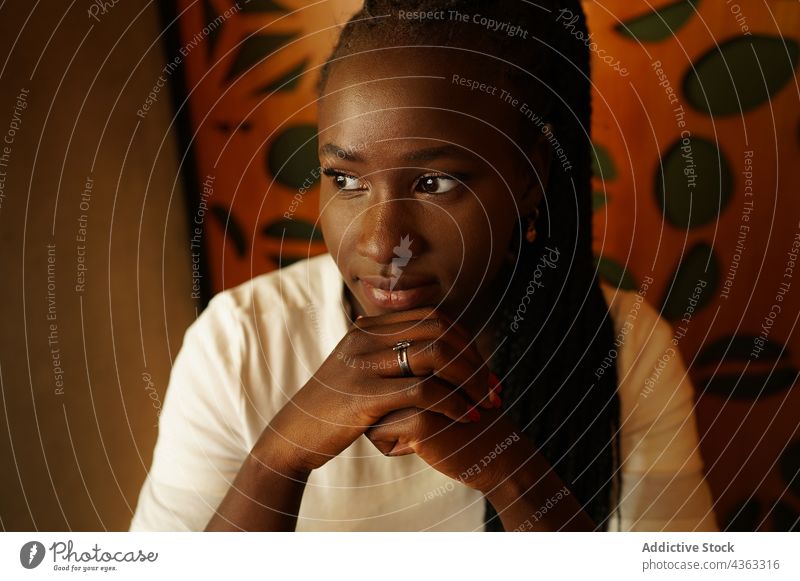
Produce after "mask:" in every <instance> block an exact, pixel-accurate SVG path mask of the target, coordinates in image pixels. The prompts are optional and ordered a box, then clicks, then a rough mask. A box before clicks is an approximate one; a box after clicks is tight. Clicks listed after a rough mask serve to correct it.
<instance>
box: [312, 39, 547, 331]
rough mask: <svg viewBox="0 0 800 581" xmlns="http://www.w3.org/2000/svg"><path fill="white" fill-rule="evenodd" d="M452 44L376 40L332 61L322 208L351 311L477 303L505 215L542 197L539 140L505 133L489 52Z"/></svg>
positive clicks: (462, 309) (462, 308)
mask: <svg viewBox="0 0 800 581" xmlns="http://www.w3.org/2000/svg"><path fill="white" fill-rule="evenodd" d="M453 52H454V51H446V50H438V51H433V50H431V49H427V50H425V49H413V48H411V49H409V48H407V49H397V50H392V51H387V50H383V51H375V52H371V53H366V54H361V55H358V56H356V57H350V58H347V59H344V60H342V61H340V62H338V63H337V64H335V65H333V67H332V69H331V71H330V76H329V79H328V82H327V85H326V88H325V93H324V95H323V98H322V100H321V102H320V111H319V128H320V139H319V145H320V148H319V157H320V165H321V166H322V169H323V172H324V175H323V176H322V187H321V197H320V221H321V229H322V232H323V235H324V237H325V241H326V244H327V247H328V250H329V251H330V253H331V255H332V256H333V258H334V260H335V261H336V263H337V264H338V267H339V270H340V271H341V273H342V276H343V278H344V280H345V283H346V285H347V287H348V289H349V290H350V292H351V294H352V296H353V297H355V298H356V299H357V302H358V305H355V307H356V310H357V311H358V312H359V314H366V315H379V314H385V313H388V312H391V311H397V310H407V309H411V308H415V307H420V306H437V307H439V308H441V309H442V310H443V311H444V312H446V313H447V314H449V315H450V316H452V317H454V318H462V317H463V318H464V320H466V321H471V320H475V315H476V314H477V313H481V312H483V313H484V316H488V314H489V313H490V312H491V309H490V308H488V307H489V305H490V304H491V305H494V304H497V302H498V300H499V299H500V296H499V295H498V296H492V295H493V294H495V293H502V292H503V288H504V286H505V282H506V281H500V280H498V273H499V272H500V269H501V267H502V266H503V262H504V261H505V260H506V259H507V257H508V253H509V244H510V241H511V239H512V231H513V229H514V228H515V224H516V221H517V219H518V217H519V216H520V215H522V216H527V215H529V214H530V213H531V212H532V210H533V208H534V207H535V205H536V204H537V203H538V201H539V200H540V199H541V182H540V180H539V177H538V176H537V174H536V173H535V172H534V170H533V168H532V165H531V162H533V163H534V164H537V165H539V164H540V162H541V159H540V158H539V157H538V154H539V152H538V150H537V151H534V152H528V153H526V152H523V151H521V150H520V149H519V148H518V147H517V146H516V145H515V144H514V143H515V142H514V141H513V140H514V139H515V138H516V137H517V136H518V135H519V131H520V127H519V123H520V119H521V117H520V115H519V111H518V109H517V108H518V107H519V106H520V103H522V99H521V96H519V95H514V92H515V89H514V88H513V87H512V86H510V85H509V84H507V83H505V84H504V83H503V80H502V79H501V78H500V77H499V75H497V74H496V73H495V72H494V71H496V68H497V67H494V70H493V69H492V68H491V67H489V66H486V65H487V63H489V59H485V58H484V59H480V60H479V62H480V63H481V64H482V65H483V66H480V65H478V64H476V60H478V59H476V58H475V57H474V56H470V57H468V58H463V57H458V58H455V59H454V55H453ZM472 81H477V83H486V85H485V86H484V87H480V86H478V87H477V88H475V89H474V90H473V89H471V88H470V86H468V85H467V83H469V82H472ZM504 90H505V91H507V93H503V91H504ZM507 94H508V95H510V99H519V102H518V103H517V105H516V107H517V108H515V107H514V105H513V104H512V103H510V102H508V100H507V99H506V98H505V96H506V95H507ZM523 130H524V129H523ZM529 130H530V131H535V130H536V129H535V126H534V125H533V124H531V127H530V128H529ZM540 167H541V165H539V167H537V170H538V169H540ZM542 181H544V179H543V180H542ZM498 285H499V286H498ZM487 301H488V302H487Z"/></svg>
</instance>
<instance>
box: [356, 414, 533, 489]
mask: <svg viewBox="0 0 800 581" xmlns="http://www.w3.org/2000/svg"><path fill="white" fill-rule="evenodd" d="M366 436H367V438H369V439H370V441H371V442H372V443H373V444H375V447H376V448H378V450H380V451H381V452H382V453H384V454H386V455H392V456H401V455H405V454H410V453H416V454H417V455H418V456H419V457H420V458H422V459H423V460H424V461H425V462H427V463H428V464H429V465H430V466H432V467H433V468H435V469H436V470H438V471H439V472H441V473H443V474H445V475H447V476H449V477H450V478H453V479H455V480H459V481H461V482H462V483H463V484H465V485H466V486H469V487H470V488H473V489H475V490H479V491H481V492H482V493H484V494H486V495H488V494H489V493H490V492H491V491H493V490H494V489H496V488H497V487H498V486H500V485H502V484H503V483H504V482H505V480H506V479H507V478H509V477H510V476H512V474H514V472H515V471H516V470H517V469H518V468H519V467H520V466H522V465H523V464H525V462H526V460H527V459H529V458H531V457H533V456H534V455H535V454H536V453H537V449H536V447H535V445H534V444H533V442H532V441H531V440H530V439H529V438H528V437H527V436H525V435H524V434H523V433H522V431H521V430H519V429H518V428H517V427H516V426H515V425H514V423H513V422H512V421H511V420H510V419H509V418H508V416H507V415H506V414H504V413H503V412H502V411H499V410H485V411H482V412H481V419H480V421H478V422H472V423H468V424H461V423H453V422H451V421H449V420H448V419H447V418H445V417H444V416H442V415H441V414H434V413H430V412H428V411H426V410H421V409H411V408H409V409H404V410H398V411H395V412H392V413H390V414H387V415H386V416H385V417H383V418H382V419H381V420H380V422H379V424H377V425H375V426H374V427H372V428H370V429H369V430H368V431H367V432H366Z"/></svg>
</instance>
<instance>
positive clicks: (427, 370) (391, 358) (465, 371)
mask: <svg viewBox="0 0 800 581" xmlns="http://www.w3.org/2000/svg"><path fill="white" fill-rule="evenodd" d="M406 353H407V358H408V367H409V368H410V369H411V373H413V374H414V375H415V376H418V377H425V376H429V375H434V376H436V377H438V378H440V379H442V380H444V381H446V382H448V383H449V384H450V385H451V386H452V387H454V388H456V389H462V390H464V392H465V393H466V394H467V395H468V396H469V398H470V399H471V400H472V401H473V402H474V403H476V404H478V405H480V406H481V407H482V408H484V409H492V408H495V407H499V405H500V398H499V396H498V395H497V394H496V393H494V392H492V390H491V389H490V385H489V380H490V372H489V368H488V367H487V366H486V365H481V366H476V365H475V364H474V362H473V361H472V360H471V359H470V358H469V357H468V356H467V354H466V352H464V351H456V349H455V348H453V347H452V346H451V345H449V344H448V343H446V342H444V341H424V342H421V343H419V344H412V345H411V346H410V347H408V348H407V349H406ZM362 358H363V359H364V360H365V362H366V363H364V365H366V366H367V367H370V368H372V369H374V370H375V371H376V372H377V373H379V374H380V375H381V376H382V377H404V376H405V374H404V373H403V370H402V368H401V366H400V361H399V360H400V355H399V354H398V352H397V351H394V350H393V349H384V350H383V351H380V352H376V353H372V354H367V355H362Z"/></svg>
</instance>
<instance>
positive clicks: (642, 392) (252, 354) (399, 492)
mask: <svg viewBox="0 0 800 581" xmlns="http://www.w3.org/2000/svg"><path fill="white" fill-rule="evenodd" d="M602 288H603V294H604V296H605V298H606V302H607V303H608V304H609V311H610V313H611V316H612V319H613V321H614V326H615V330H616V332H617V333H618V337H624V338H625V340H624V343H623V344H622V345H621V346H620V347H619V348H618V355H617V357H616V358H614V363H615V364H616V366H617V372H618V377H619V388H618V389H619V396H620V406H621V416H620V421H621V424H622V426H621V434H620V437H621V440H620V453H621V455H622V500H621V504H620V507H619V508H618V511H619V515H614V517H613V518H612V519H611V530H617V526H616V525H617V518H616V517H617V516H620V517H621V529H622V530H647V531H653V530H656V531H660V530H703V531H708V530H717V528H716V522H715V518H714V514H713V510H712V503H711V495H710V491H709V488H708V485H707V483H706V481H705V480H704V478H703V462H702V459H701V456H700V453H699V448H698V443H697V431H696V427H695V419H694V414H693V405H694V398H693V387H692V385H691V382H690V380H689V377H688V375H687V373H686V370H685V367H684V364H683V361H682V359H681V357H680V355H679V353H678V350H677V347H673V346H672V344H671V338H672V328H671V326H670V325H669V323H667V322H666V321H665V320H664V319H662V318H660V317H659V316H658V313H657V312H656V311H655V309H653V307H651V306H650V305H649V304H648V303H647V302H646V301H644V300H643V299H642V296H641V295H640V294H639V293H636V292H632V291H619V290H617V289H613V288H611V287H609V286H607V285H605V284H603V285H602ZM343 290H344V281H343V280H342V277H341V274H340V273H339V270H338V268H337V266H336V264H335V262H334V261H333V259H332V257H331V256H330V255H329V254H323V255H321V256H317V257H315V258H312V259H309V260H304V261H301V262H298V263H295V264H293V265H291V266H288V267H285V268H283V269H281V270H278V271H274V272H270V273H267V274H264V275H260V276H258V277H255V278H254V279H252V280H250V281H248V282H246V283H244V284H241V285H239V286H238V287H235V288H232V289H228V290H225V291H223V292H221V293H219V294H217V295H216V296H215V297H214V298H213V299H212V300H211V301H210V302H209V305H208V307H207V308H206V309H205V310H204V311H203V313H202V314H201V315H200V316H199V317H198V318H197V320H196V321H195V322H194V323H193V324H192V325H191V326H190V327H189V328H188V330H187V331H186V334H185V336H184V342H183V346H182V347H181V350H180V352H179V353H178V356H177V357H176V359H175V363H174V365H173V368H172V372H171V375H170V381H169V388H168V390H167V394H166V396H165V400H164V406H163V409H162V413H161V418H160V426H159V436H158V441H157V443H156V447H155V451H154V456H153V464H152V467H151V470H150V472H149V474H148V477H147V480H146V481H145V483H144V485H143V487H142V490H141V493H140V496H139V502H138V506H137V508H136V513H135V515H134V517H133V520H132V522H131V526H130V530H131V531H144V530H149V531H168V530H191V531H197V530H203V529H204V528H205V526H206V524H207V523H208V521H209V520H210V519H211V517H212V515H213V514H214V511H215V509H216V508H217V506H218V505H219V504H220V502H221V501H222V499H223V497H224V496H225V494H226V492H227V490H228V489H229V487H230V486H231V484H232V482H233V480H234V478H235V477H236V474H237V473H238V471H239V468H240V466H241V464H242V462H243V461H244V459H245V457H246V456H247V454H248V453H249V452H250V450H251V449H252V447H253V446H254V444H255V443H256V440H257V439H258V438H259V436H260V435H261V432H262V431H263V430H264V428H265V427H266V425H267V424H268V423H269V421H270V420H271V418H272V417H273V416H274V415H275V414H276V413H277V412H278V411H279V410H280V409H281V407H282V406H283V405H285V404H286V402H288V401H289V399H290V398H291V397H292V395H294V394H295V393H296V392H297V391H298V390H300V389H301V388H302V387H303V385H305V383H306V382H307V381H308V380H309V379H310V378H311V376H312V375H313V374H314V373H315V372H316V370H317V369H318V368H319V367H320V365H321V364H322V363H323V362H324V361H325V359H326V358H327V357H328V355H329V354H330V353H331V352H332V351H333V349H334V348H335V347H336V345H337V344H338V343H339V341H340V340H341V339H342V338H343V337H344V335H345V333H346V332H347V329H348V327H349V325H350V317H349V314H348V311H347V308H348V305H346V301H345V300H344V295H343ZM623 329H625V332H623ZM670 353H672V355H671V356H668V355H669V354H670ZM483 518H484V499H483V496H482V495H481V493H480V492H478V491H476V490H473V489H470V488H468V487H467V486H464V485H463V484H460V483H459V482H457V481H455V480H452V479H450V478H449V477H447V476H445V475H444V474H441V473H440V472H438V471H436V470H435V469H434V468H431V467H430V466H428V465H427V464H426V463H425V462H424V461H423V460H421V459H420V458H419V457H418V456H416V455H413V454H412V455H408V456H401V457H394V458H388V457H385V456H383V455H382V454H381V453H380V452H379V451H378V450H377V449H376V448H375V447H374V446H373V445H372V443H371V442H369V440H367V439H366V437H364V436H361V437H360V438H358V439H357V440H356V441H355V442H354V443H353V444H352V445H351V446H350V447H349V448H347V449H346V450H345V451H344V452H343V453H342V454H340V455H339V456H338V457H336V458H334V459H332V460H330V461H329V462H327V463H326V464H325V465H324V466H323V467H321V468H319V469H317V470H314V471H312V472H311V475H310V476H309V478H308V484H307V486H306V488H305V492H304V494H303V499H302V503H301V505H300V510H299V516H298V521H297V530H300V531H302V530H328V531H343V530H392V531H421V530H450V531H453V530H458V531H480V530H483Z"/></svg>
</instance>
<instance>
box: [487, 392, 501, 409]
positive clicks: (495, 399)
mask: <svg viewBox="0 0 800 581" xmlns="http://www.w3.org/2000/svg"><path fill="white" fill-rule="evenodd" d="M489 401H490V402H491V403H492V406H494V407H495V408H499V407H500V406H501V405H503V400H501V399H500V396H499V395H497V391H496V390H494V389H493V390H492V391H490V392H489Z"/></svg>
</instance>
